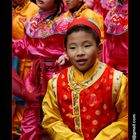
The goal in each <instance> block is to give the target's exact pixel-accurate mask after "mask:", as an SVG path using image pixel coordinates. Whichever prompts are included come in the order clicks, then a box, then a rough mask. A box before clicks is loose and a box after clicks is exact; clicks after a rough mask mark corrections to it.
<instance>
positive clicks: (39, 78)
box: [13, 11, 72, 140]
mask: <svg viewBox="0 0 140 140" xmlns="http://www.w3.org/2000/svg"><path fill="white" fill-rule="evenodd" d="M71 21H72V18H70V17H68V16H67V15H64V14H61V15H59V16H58V15H57V16H56V17H51V16H48V14H47V13H45V14H44V13H43V14H42V13H41V12H40V11H39V13H38V15H37V16H34V17H32V18H31V19H30V20H28V21H27V22H26V23H25V33H26V34H25V36H24V38H23V39H22V40H18V41H15V40H13V51H14V53H15V54H16V55H18V56H19V57H22V58H30V59H32V60H33V66H32V67H31V70H30V72H29V74H28V75H27V78H26V80H25V86H26V89H27V91H28V92H29V93H32V92H33V91H35V90H37V91H39V94H40V102H36V103H32V102H31V103H30V102H29V103H27V104H26V109H25V112H24V116H23V120H22V122H21V124H22V132H21V137H20V140H25V139H28V140H41V139H42V130H41V125H40V123H41V115H42V113H41V103H42V97H43V96H44V94H45V92H46V87H47V81H48V80H49V79H50V78H51V77H52V76H53V74H55V73H58V72H59V71H60V70H61V69H62V67H61V68H60V67H59V66H57V65H56V63H55V61H56V60H57V59H58V58H59V57H60V56H61V55H63V54H64V33H65V32H66V29H67V26H68V24H69V22H71ZM44 62H45V63H44ZM44 64H45V65H46V66H45V67H44ZM66 65H67V64H66ZM66 65H65V66H66ZM65 66H64V67H65ZM44 70H45V75H46V77H45V75H44Z"/></svg>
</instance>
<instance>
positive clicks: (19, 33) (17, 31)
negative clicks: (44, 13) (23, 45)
mask: <svg viewBox="0 0 140 140" xmlns="http://www.w3.org/2000/svg"><path fill="white" fill-rule="evenodd" d="M38 10H39V7H38V6H37V5H36V4H35V3H33V2H31V1H28V3H27V4H26V5H25V6H24V7H23V8H22V9H21V10H20V9H19V7H18V6H17V7H16V8H15V9H12V37H13V38H14V39H21V38H22V37H23V35H24V23H25V20H27V19H28V18H31V17H32V16H33V15H35V14H37V12H38Z"/></svg>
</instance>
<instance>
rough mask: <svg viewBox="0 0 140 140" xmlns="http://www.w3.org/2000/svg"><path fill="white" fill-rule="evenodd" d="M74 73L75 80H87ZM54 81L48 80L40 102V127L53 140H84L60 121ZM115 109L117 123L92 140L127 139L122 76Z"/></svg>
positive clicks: (126, 104)
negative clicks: (41, 111) (41, 118)
mask: <svg viewBox="0 0 140 140" xmlns="http://www.w3.org/2000/svg"><path fill="white" fill-rule="evenodd" d="M97 65H98V60H97V61H96V64H95V67H94V66H93V67H92V68H91V69H90V70H89V71H88V72H87V73H86V75H87V76H90V73H91V71H92V70H93V73H94V70H95V69H96V67H97ZM76 72H77V73H76ZM74 73H75V74H76V76H77V77H75V80H78V79H80V81H81V79H83V80H85V79H86V78H87V76H86V75H85V77H84V78H83V75H82V74H79V72H78V71H77V70H74ZM56 80H57V77H56V79H55V78H53V79H51V80H49V83H48V88H47V92H46V95H45V97H44V99H43V102H42V108H43V112H44V118H43V121H42V126H43V128H44V130H45V131H47V132H48V133H49V134H50V135H51V138H52V139H53V140H62V139H63V140H75V139H76V140H84V138H83V137H82V136H80V135H79V134H76V133H74V132H72V131H71V130H70V129H69V128H68V127H67V126H66V125H65V124H64V123H63V121H62V118H61V115H60V112H59V108H58V103H57V97H56V93H55V92H56V87H54V85H53V83H54V81H56ZM52 86H53V87H52ZM55 86H56V85H55ZM115 107H116V111H117V113H118V119H117V121H116V122H113V123H112V124H110V125H109V126H107V127H105V128H104V129H102V130H101V131H100V133H99V134H98V135H97V136H96V137H95V139H94V140H124V139H125V138H127V137H128V95H127V78H126V76H124V75H123V76H122V77H121V86H120V90H119V93H118V96H117V99H116V102H115Z"/></svg>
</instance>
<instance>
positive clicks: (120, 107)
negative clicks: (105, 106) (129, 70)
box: [94, 75, 128, 140]
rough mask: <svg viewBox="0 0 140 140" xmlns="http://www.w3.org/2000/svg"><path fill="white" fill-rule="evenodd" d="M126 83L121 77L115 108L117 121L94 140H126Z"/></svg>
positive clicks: (123, 77)
mask: <svg viewBox="0 0 140 140" xmlns="http://www.w3.org/2000/svg"><path fill="white" fill-rule="evenodd" d="M127 89H128V81H127V78H126V76H124V75H123V76H122V79H121V87H120V91H119V94H118V97H117V100H116V104H115V107H116V109H117V112H118V114H119V115H118V120H117V121H116V122H113V123H112V124H110V125H109V126H107V127H106V128H104V129H103V130H102V131H100V133H99V134H98V135H97V136H96V138H95V139H94V140H101V139H103V140H125V139H127V138H128V92H127V91H128V90H127Z"/></svg>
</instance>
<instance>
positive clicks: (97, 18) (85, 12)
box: [66, 4, 104, 44]
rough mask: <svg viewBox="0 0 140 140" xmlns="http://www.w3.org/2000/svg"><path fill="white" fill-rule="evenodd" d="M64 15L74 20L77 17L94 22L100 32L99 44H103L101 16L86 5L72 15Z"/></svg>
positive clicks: (102, 20)
mask: <svg viewBox="0 0 140 140" xmlns="http://www.w3.org/2000/svg"><path fill="white" fill-rule="evenodd" d="M66 14H68V15H69V16H71V17H74V18H75V17H79V16H83V17H87V18H91V19H93V20H95V21H96V22H97V23H98V25H99V28H100V31H101V43H102V44H103V41H104V18H103V16H102V15H100V14H99V13H97V12H95V11H93V10H91V9H89V8H88V6H87V4H84V5H83V6H82V7H81V8H80V9H79V10H78V11H76V12H75V13H74V14H73V15H72V14H71V13H70V12H66Z"/></svg>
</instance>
